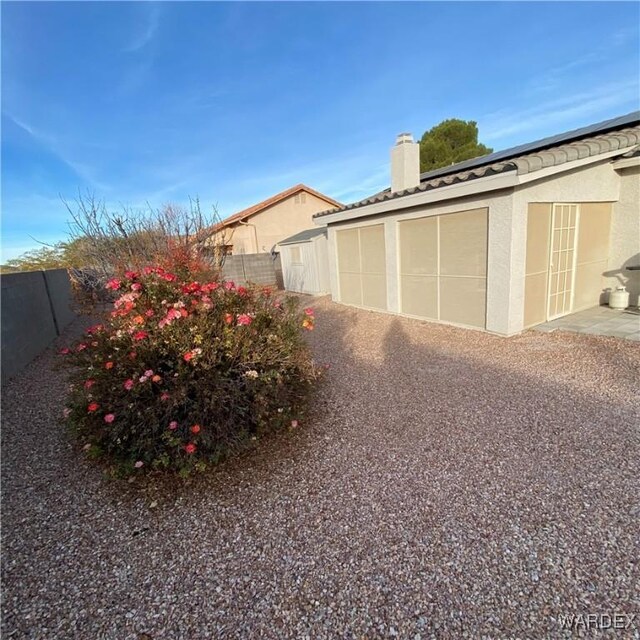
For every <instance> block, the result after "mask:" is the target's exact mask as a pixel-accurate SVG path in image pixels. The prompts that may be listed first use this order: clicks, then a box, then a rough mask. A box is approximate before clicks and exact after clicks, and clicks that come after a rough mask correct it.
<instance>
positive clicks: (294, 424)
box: [291, 420, 298, 429]
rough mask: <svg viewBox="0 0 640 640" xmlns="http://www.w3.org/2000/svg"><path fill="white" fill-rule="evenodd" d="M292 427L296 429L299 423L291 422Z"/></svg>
mask: <svg viewBox="0 0 640 640" xmlns="http://www.w3.org/2000/svg"><path fill="white" fill-rule="evenodd" d="M291 426H292V427H293V428H294V429H295V428H296V427H297V426H298V421H297V420H292V421H291Z"/></svg>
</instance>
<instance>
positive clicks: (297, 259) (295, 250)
mask: <svg viewBox="0 0 640 640" xmlns="http://www.w3.org/2000/svg"><path fill="white" fill-rule="evenodd" d="M291 264H302V257H301V255H300V247H291Z"/></svg>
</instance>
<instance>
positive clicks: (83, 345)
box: [76, 342, 87, 351]
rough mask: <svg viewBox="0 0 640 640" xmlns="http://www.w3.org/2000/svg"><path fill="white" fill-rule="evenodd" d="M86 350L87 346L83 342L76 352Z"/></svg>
mask: <svg viewBox="0 0 640 640" xmlns="http://www.w3.org/2000/svg"><path fill="white" fill-rule="evenodd" d="M86 348H87V345H86V344H85V343H84V342H81V343H80V344H79V345H78V347H77V348H76V351H84V350H85V349H86Z"/></svg>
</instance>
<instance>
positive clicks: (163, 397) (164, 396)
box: [160, 391, 171, 401]
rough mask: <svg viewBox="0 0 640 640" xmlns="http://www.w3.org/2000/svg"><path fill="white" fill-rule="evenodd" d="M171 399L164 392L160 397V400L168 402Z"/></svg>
mask: <svg viewBox="0 0 640 640" xmlns="http://www.w3.org/2000/svg"><path fill="white" fill-rule="evenodd" d="M170 397H171V396H170V395H169V394H168V393H167V392H166V391H164V392H163V393H162V394H161V395H160V400H163V401H167V400H168V399H169V398H170Z"/></svg>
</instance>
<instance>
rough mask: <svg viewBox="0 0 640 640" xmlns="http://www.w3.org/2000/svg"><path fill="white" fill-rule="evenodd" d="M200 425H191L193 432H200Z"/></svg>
mask: <svg viewBox="0 0 640 640" xmlns="http://www.w3.org/2000/svg"><path fill="white" fill-rule="evenodd" d="M200 429H201V427H200V425H199V424H194V425H193V427H191V433H200Z"/></svg>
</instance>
